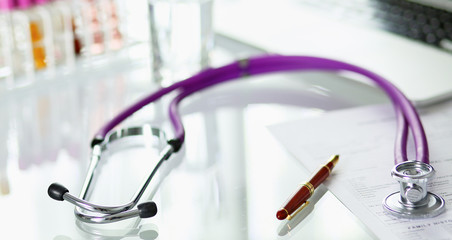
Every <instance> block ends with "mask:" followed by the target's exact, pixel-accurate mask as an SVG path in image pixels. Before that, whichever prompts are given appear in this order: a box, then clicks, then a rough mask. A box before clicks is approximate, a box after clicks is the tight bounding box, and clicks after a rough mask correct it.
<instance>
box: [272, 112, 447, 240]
mask: <svg viewBox="0 0 452 240" xmlns="http://www.w3.org/2000/svg"><path fill="white" fill-rule="evenodd" d="M420 115H421V119H422V122H423V124H424V128H425V131H426V133H427V139H428V142H429V148H430V164H431V165H432V166H433V167H434V168H435V170H436V174H435V177H434V178H433V179H432V180H431V181H430V183H429V184H428V186H429V191H430V192H433V193H436V194H438V195H440V196H442V197H443V198H444V199H445V200H446V211H445V212H444V213H443V214H441V215H439V216H437V217H435V218H428V219H423V220H408V219H398V218H395V217H393V216H392V215H389V214H388V213H386V212H385V211H384V210H383V207H382V202H383V199H384V198H385V197H386V196H388V195H389V194H390V193H393V192H396V191H399V183H398V182H397V181H396V180H395V179H393V178H392V177H391V174H390V171H391V169H392V168H393V166H394V157H393V156H394V141H395V134H396V123H395V115H394V110H393V108H392V106H389V105H385V106H369V107H362V108H356V109H348V110H340V111H335V112H329V113H326V114H324V115H321V116H319V117H314V118H310V119H304V120H298V121H294V122H289V123H284V124H280V125H275V126H270V127H269V129H270V131H271V132H272V133H273V134H274V136H276V138H277V139H278V140H279V142H281V143H282V144H283V145H284V146H285V147H286V148H287V150H288V151H289V152H291V154H293V155H294V156H295V157H296V158H297V159H298V160H299V161H301V163H302V164H303V165H304V166H305V167H306V168H307V169H308V170H309V171H311V172H313V171H315V170H317V169H318V168H319V166H320V165H323V164H325V163H326V161H327V160H328V159H329V158H330V156H331V155H333V154H339V155H340V158H339V163H338V164H337V166H336V167H335V169H334V170H333V174H332V176H331V177H330V178H329V179H327V181H326V182H325V185H326V186H327V187H328V189H329V190H330V191H331V192H332V193H333V194H334V195H335V196H336V197H337V198H338V199H339V200H340V201H341V202H342V203H343V204H344V205H345V206H346V207H348V208H349V209H350V210H351V211H352V212H353V213H354V214H355V215H356V216H357V217H358V218H359V219H360V220H361V221H362V222H363V223H364V224H365V225H366V226H368V227H369V229H370V230H371V231H372V232H373V233H374V234H375V235H376V236H377V237H378V238H380V239H426V240H427V239H452V103H444V104H442V105H439V106H434V107H430V108H428V109H423V110H421V111H420ZM413 149H414V146H413V141H412V140H411V139H410V141H409V146H408V156H409V159H410V160H411V159H413V160H414V159H415V156H414V153H413V152H414V151H413Z"/></svg>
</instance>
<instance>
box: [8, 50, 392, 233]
mask: <svg viewBox="0 0 452 240" xmlns="http://www.w3.org/2000/svg"><path fill="white" fill-rule="evenodd" d="M214 56H216V57H218V58H219V59H222V61H223V60H225V61H226V60H229V59H232V58H235V56H233V55H231V54H230V53H229V52H228V50H227V49H221V47H218V49H217V50H216V53H215V54H214ZM219 63H221V61H219ZM149 69H150V67H149V64H148V63H146V62H143V64H137V65H135V66H134V67H131V68H129V69H128V70H127V71H116V72H111V71H104V73H105V74H95V75H93V76H92V77H91V78H87V79H84V80H79V81H72V82H69V81H66V82H65V83H64V84H58V83H55V84H48V85H47V87H44V88H42V87H35V88H31V89H28V90H23V91H18V94H9V95H8V96H6V97H3V101H2V102H1V103H0V104H1V109H2V110H3V111H2V114H1V116H0V124H1V125H2V126H4V127H2V128H1V129H0V133H1V134H0V137H1V139H0V141H1V143H0V146H2V148H1V149H0V154H1V156H0V177H1V181H2V182H1V183H2V188H1V189H2V195H0V212H1V217H0V223H1V224H0V228H1V229H2V231H0V238H2V239H18V238H20V239H55V240H67V239H155V238H158V239H289V238H292V237H293V238H294V239H300V238H301V237H304V238H305V239H331V238H334V239H368V238H372V235H371V234H370V233H368V232H367V230H366V228H365V227H364V226H363V225H362V224H361V223H360V221H359V220H358V219H356V218H355V217H354V216H353V215H352V214H351V213H350V212H349V211H348V210H347V209H346V208H345V207H344V206H343V205H342V204H341V203H340V202H339V201H338V200H337V199H336V198H335V197H334V196H333V195H332V194H331V193H329V192H327V191H326V190H325V189H320V191H319V193H318V195H319V196H318V197H320V196H321V195H323V197H322V198H321V199H320V200H319V201H318V202H317V203H316V204H315V207H314V209H313V211H312V213H311V214H309V215H308V216H307V217H306V218H305V219H304V220H303V221H301V222H300V223H298V224H294V223H292V224H291V225H287V222H284V221H278V220H277V219H276V217H275V213H276V210H277V209H278V208H279V207H280V205H281V204H282V203H283V202H284V201H285V200H286V198H287V197H288V196H289V195H290V194H291V193H292V191H293V190H294V189H295V188H296V187H297V185H298V184H299V183H300V182H303V181H305V180H306V177H308V176H309V175H310V173H307V172H306V171H305V170H304V168H303V166H301V164H300V163H299V162H298V161H297V160H296V159H294V157H293V156H291V155H289V154H288V153H287V152H286V151H285V150H284V148H283V146H281V145H280V144H279V143H278V142H276V141H275V139H274V138H273V137H272V136H271V134H270V133H269V132H268V130H267V128H266V126H268V125H271V124H276V123H281V122H284V121H288V120H293V119H298V118H303V117H311V116H316V115H321V114H322V112H323V111H326V110H332V109H340V108H347V107H353V106H357V105H362V104H373V103H380V102H383V101H384V97H383V96H382V94H381V92H380V91H378V90H376V89H374V88H372V87H370V86H368V85H365V84H362V83H359V82H356V81H351V80H348V79H346V78H343V77H337V76H333V75H327V74H321V73H309V74H308V73H303V74H290V75H289V74H278V75H272V76H266V77H260V78H255V79H253V80H250V81H241V82H236V83H230V84H225V85H224V86H223V87H222V88H218V87H215V88H213V89H211V90H208V91H206V92H204V93H202V94H198V95H196V96H194V97H192V98H190V99H189V100H187V101H186V102H184V104H183V106H182V109H181V112H182V113H183V115H184V123H185V125H186V130H187V141H186V145H185V148H184V149H183V151H182V152H181V153H179V154H178V155H177V156H176V157H175V158H174V159H172V160H171V161H169V162H168V163H166V165H165V167H164V169H163V172H165V173H162V174H160V175H159V176H158V178H157V180H158V184H159V188H158V189H151V190H150V191H151V192H152V196H153V201H155V202H156V203H157V205H158V208H159V212H158V214H157V216H156V217H154V218H151V219H146V220H143V221H135V220H130V221H128V222H125V223H117V224H110V225H102V226H93V225H86V224H80V223H78V222H77V221H76V220H75V216H74V214H73V206H72V205H70V204H68V203H62V202H56V201H54V200H51V199H50V198H49V197H48V196H47V193H46V192H47V187H48V185H49V184H50V183H52V182H55V181H56V182H60V183H63V184H65V185H66V186H67V187H68V188H69V189H70V190H71V191H72V192H73V193H74V194H76V195H77V194H78V191H79V189H80V188H81V184H82V181H83V179H84V176H85V171H86V168H87V163H88V156H89V148H88V146H89V142H90V141H89V140H90V138H91V136H92V135H93V133H94V132H95V131H96V130H97V129H98V128H99V127H100V126H101V124H102V123H103V122H104V121H106V120H107V119H110V118H111V117H113V116H114V115H115V114H116V113H117V112H118V111H120V110H121V109H122V108H123V107H125V106H127V105H128V104H130V103H131V102H133V101H134V100H136V99H138V98H140V97H141V96H143V95H144V94H146V93H148V92H150V91H152V90H153V89H155V88H156V87H157V86H156V85H155V83H153V82H152V81H151V80H150V79H151V78H150V73H149ZM335 87H336V88H335ZM350 93H353V94H350ZM361 95H364V96H366V98H364V99H362V98H357V97H356V96H361ZM165 106H166V105H165V100H164V101H162V102H161V103H160V104H159V105H156V106H152V107H148V108H146V109H144V110H143V111H141V112H140V113H139V114H137V115H135V116H134V118H133V119H132V120H131V121H128V122H127V123H126V124H136V123H142V122H152V123H154V124H160V125H161V127H162V128H163V129H166V130H169V131H168V135H169V136H171V129H170V128H169V126H168V124H167V123H164V121H165V117H166V112H165V111H166V110H165V109H166V108H165ZM303 137H309V136H303ZM122 157H123V158H122V159H121V160H124V159H126V160H127V162H123V163H119V164H123V165H120V166H124V168H121V167H120V168H119V169H118V168H117V169H114V170H119V172H113V173H109V174H107V176H110V177H112V179H113V180H112V182H114V183H115V184H117V185H113V184H106V185H107V186H103V187H102V186H100V187H101V188H100V189H99V190H97V189H96V191H99V192H100V193H101V194H100V195H103V194H104V193H105V195H104V196H103V198H104V200H105V201H107V202H113V203H115V201H119V202H123V201H126V200H128V199H129V198H130V197H131V194H132V193H133V192H134V191H135V188H136V187H135V186H136V185H131V182H133V181H135V180H136V179H137V178H138V176H139V174H138V172H141V171H142V170H143V167H141V166H142V165H140V164H141V163H140V162H139V161H140V159H135V158H132V157H131V155H130V156H129V155H128V156H122ZM141 160H142V161H143V159H141ZM144 173H146V172H145V171H144ZM112 185H113V186H112ZM154 187H155V186H154ZM154 190H155V192H153V191H154ZM116 203H117V202H116ZM326 229H327V231H326Z"/></svg>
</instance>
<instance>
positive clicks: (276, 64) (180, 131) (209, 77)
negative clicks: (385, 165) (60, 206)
mask: <svg viewBox="0 0 452 240" xmlns="http://www.w3.org/2000/svg"><path fill="white" fill-rule="evenodd" d="M300 70H321V71H349V72H354V73H358V74H360V75H362V76H365V77H367V78H368V79H370V80H373V81H374V83H376V84H377V85H378V86H379V87H380V88H381V89H383V90H384V91H385V92H386V93H387V95H388V96H389V97H390V99H391V101H392V102H393V104H394V108H395V113H396V118H397V127H398V131H397V133H396V142H395V156H394V157H395V162H396V163H398V164H399V165H402V166H403V167H402V168H403V169H404V170H403V172H402V173H401V174H394V171H393V176H400V175H403V177H401V179H403V180H406V179H412V180H409V182H408V183H403V184H402V183H401V192H402V194H400V195H401V196H402V197H401V198H399V201H397V202H402V204H401V205H400V204H399V205H397V206H392V205H391V203H390V204H384V206H385V208H386V209H391V208H403V209H404V210H406V211H407V212H409V213H410V214H411V213H413V212H414V211H411V209H413V208H414V207H415V208H424V207H423V206H425V204H424V202H426V201H440V200H438V199H440V197H438V198H429V199H426V198H427V197H426V196H431V195H432V194H431V193H428V194H427V190H426V186H427V185H426V184H420V183H419V181H424V180H425V181H426V179H427V178H428V177H430V176H431V175H432V174H430V173H428V174H427V173H426V172H425V171H424V170H425V169H431V172H432V171H433V168H430V167H431V166H430V165H428V163H429V157H428V155H429V153H428V144H427V139H426V136H425V132H424V129H423V127H422V123H421V121H420V118H419V116H418V114H417V112H416V110H415V108H414V106H413V105H412V104H411V102H410V101H409V100H408V99H407V98H406V97H405V96H404V95H403V94H402V93H401V92H400V90H398V89H397V88H396V87H395V86H394V85H392V84H391V83H390V82H388V81H387V80H385V79H384V78H382V77H380V76H379V75H377V74H374V73H372V72H370V71H368V70H366V69H363V68H360V67H357V66H354V65H351V64H347V63H343V62H340V61H334V60H330V59H324V58H316V57H305V56H280V55H272V56H263V57H255V58H251V59H246V60H241V61H238V62H235V63H232V64H229V65H225V66H223V67H219V68H215V69H207V70H205V71H202V72H200V73H199V74H196V75H194V76H193V77H190V78H188V79H186V80H184V81H180V82H177V83H175V84H173V85H171V86H169V87H166V88H162V89H160V90H158V91H156V92H154V93H153V94H151V95H149V96H147V97H145V98H143V99H142V100H141V101H139V102H137V103H136V104H134V105H132V106H130V107H129V108H126V109H125V110H124V111H123V112H121V113H120V114H119V115H118V116H116V117H115V118H113V119H112V120H111V121H109V122H107V123H106V124H105V125H104V127H103V128H101V129H100V130H99V131H98V133H97V134H96V135H95V138H94V140H93V142H92V147H93V158H92V164H91V166H93V164H94V167H90V170H89V172H88V176H87V179H86V180H85V184H84V186H83V188H82V193H81V195H80V196H81V197H80V198H75V197H74V196H72V195H70V194H69V193H68V192H67V189H66V190H65V189H64V188H63V189H62V188H60V187H54V189H56V191H55V192H56V194H55V196H54V197H55V199H57V200H63V199H64V200H67V201H69V202H71V203H73V204H75V205H76V206H77V207H76V210H75V214H76V216H77V218H79V219H80V220H82V221H85V222H93V223H105V222H113V221H119V220H122V219H125V218H129V217H132V216H137V215H140V213H139V212H140V211H141V210H140V209H138V211H137V210H130V209H131V208H133V207H134V206H135V205H136V203H137V202H138V200H139V198H141V194H138V195H137V196H136V197H135V198H134V200H133V201H132V202H131V203H129V204H126V205H123V206H114V207H107V206H99V205H94V204H91V203H89V202H87V201H86V200H84V199H85V197H86V193H87V191H88V189H89V186H90V183H91V179H92V176H93V174H94V170H93V169H95V165H97V163H96V162H97V161H98V160H99V159H98V158H97V157H96V153H95V148H96V146H98V145H101V144H106V143H105V140H104V139H105V137H106V136H107V134H108V133H109V132H110V131H111V130H112V129H113V128H115V127H116V126H117V125H118V124H120V123H121V122H122V121H123V120H125V119H126V118H128V117H129V116H131V115H132V114H133V113H135V112H136V111H138V110H140V109H141V108H142V107H144V106H146V105H147V104H149V103H152V102H155V101H157V100H159V99H160V98H161V97H163V96H165V95H166V94H168V93H171V92H173V91H175V90H180V92H179V94H178V95H177V96H176V97H175V98H174V99H173V100H172V101H171V103H170V106H169V117H170V120H171V123H172V125H173V128H174V132H175V137H174V138H173V139H171V140H169V141H168V147H169V148H168V149H169V150H168V152H166V153H164V154H163V155H164V157H162V158H161V159H160V161H159V164H158V165H157V167H156V168H155V169H154V170H153V173H152V174H151V175H152V176H153V174H155V172H156V171H157V169H158V167H159V166H160V164H161V163H162V162H163V160H165V159H167V158H169V156H170V155H171V154H172V153H173V152H177V151H178V150H179V149H180V147H181V145H182V144H183V142H184V139H185V130H184V127H183V124H182V120H181V118H180V115H179V113H178V105H179V103H180V102H181V101H182V100H183V99H184V98H185V97H187V96H189V95H191V94H193V93H194V92H197V91H200V90H202V89H205V88H208V87H210V86H213V85H216V84H219V83H222V82H226V81H229V80H233V79H238V78H240V77H243V76H250V75H260V74H265V73H271V72H282V71H300ZM408 128H409V129H410V130H411V132H412V135H413V138H414V143H415V147H416V159H417V161H418V162H417V163H420V164H421V165H418V164H415V165H410V164H407V163H410V162H407V157H406V156H407V154H406V149H407V148H406V145H407V138H408ZM93 162H94V163H93ZM399 165H397V166H399ZM424 165H428V166H430V167H428V166H427V167H425V166H424ZM397 166H396V167H397ZM398 170H399V168H397V170H396V172H397V171H398ZM152 176H150V177H149V178H148V181H150V180H151V179H152ZM398 180H399V179H398ZM148 184H149V182H147V183H145V184H143V185H142V188H141V190H139V192H143V191H144V189H145V188H146V187H147V185H148ZM403 186H405V187H403ZM57 190H58V191H57ZM65 191H66V192H65ZM407 191H409V192H410V193H411V195H410V193H406V192H407ZM416 191H417V192H420V193H419V194H418V195H419V196H422V199H421V200H419V201H409V202H408V201H406V199H414V198H412V195H413V194H412V193H415V192H416ZM50 192H52V191H50V188H49V194H50ZM51 196H52V194H51ZM406 196H409V197H408V198H407V197H406ZM435 196H436V195H435ZM418 198H419V197H418ZM404 201H405V202H404ZM443 201H444V200H443ZM421 203H422V204H421ZM427 205H428V206H431V205H432V204H430V203H429V204H427ZM433 205H434V204H433ZM435 206H436V209H433V210H432V209H428V210H429V211H432V212H441V211H442V210H443V209H444V204H442V205H441V206H437V205H435ZM79 208H83V209H85V210H87V211H92V212H101V213H104V215H102V216H100V217H98V216H91V215H86V214H84V213H82V212H81V211H80V210H79ZM390 212H391V211H390ZM394 212H397V211H392V212H391V213H394ZM395 214H396V215H399V216H403V217H405V215H406V214H405V213H404V214H399V213H395ZM413 215H416V213H415V212H414V213H413ZM411 216H412V215H410V217H411Z"/></svg>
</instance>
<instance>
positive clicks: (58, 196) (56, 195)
mask: <svg viewBox="0 0 452 240" xmlns="http://www.w3.org/2000/svg"><path fill="white" fill-rule="evenodd" d="M67 192H69V190H67V188H65V187H64V186H63V185H61V184H58V183H52V184H50V186H49V188H48V189H47V193H48V194H49V196H50V197H51V198H53V199H55V200H58V201H63V200H64V199H63V195H64V194H65V193H67Z"/></svg>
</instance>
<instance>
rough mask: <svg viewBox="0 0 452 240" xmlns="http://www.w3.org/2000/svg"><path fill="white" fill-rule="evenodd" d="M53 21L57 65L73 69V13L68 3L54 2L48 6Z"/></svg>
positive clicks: (58, 0)
mask: <svg viewBox="0 0 452 240" xmlns="http://www.w3.org/2000/svg"><path fill="white" fill-rule="evenodd" d="M47 9H48V11H49V13H50V16H51V19H52V28H53V45H54V47H55V64H56V65H57V66H58V67H60V68H61V67H63V69H72V68H73V66H74V64H75V51H74V34H73V31H72V13H71V8H70V5H69V4H68V3H67V1H62V0H52V1H51V2H50V3H49V4H47Z"/></svg>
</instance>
